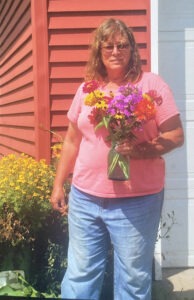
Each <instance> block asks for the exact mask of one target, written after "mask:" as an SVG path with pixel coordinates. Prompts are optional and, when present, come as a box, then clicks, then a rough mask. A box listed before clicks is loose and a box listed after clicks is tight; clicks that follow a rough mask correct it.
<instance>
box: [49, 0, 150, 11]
mask: <svg viewBox="0 0 194 300" xmlns="http://www.w3.org/2000/svg"><path fill="white" fill-rule="evenodd" d="M148 4H149V1H145V0H138V1H129V0H119V1H118V2H117V1H112V0H106V1H98V3H97V2H95V3H94V1H91V0H84V1H79V0H71V1H67V0H65V1H63V0H50V1H49V6H48V11H49V12H53V11H54V12H67V11H69V12H77V11H80V12H90V11H92V12H94V11H107V10H108V11H110V7H111V9H112V10H128V9H130V10H132V9H133V10H141V9H142V8H143V7H146V8H148Z"/></svg>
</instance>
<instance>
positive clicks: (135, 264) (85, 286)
mask: <svg viewBox="0 0 194 300" xmlns="http://www.w3.org/2000/svg"><path fill="white" fill-rule="evenodd" d="M86 73H87V74H86V80H95V81H98V83H99V86H100V89H101V90H102V91H103V93H105V94H107V95H109V96H110V95H112V94H117V91H118V88H119V87H120V86H125V85H126V84H128V83H131V84H133V86H135V87H137V88H138V89H141V90H142V92H143V93H146V92H147V91H148V90H155V91H157V94H158V95H159V97H160V98H161V99H162V103H160V105H158V106H157V107H156V114H155V117H154V120H150V121H148V122H145V124H143V127H142V129H141V130H137V131H136V132H135V137H136V138H135V141H134V140H131V139H127V138H126V139H123V140H122V141H120V143H119V144H117V147H116V151H117V153H120V154H121V155H123V156H124V157H129V158H130V174H131V175H130V178H129V179H128V180H125V181H115V180H110V179H108V178H107V167H108V166H107V156H108V153H109V150H110V147H111V145H110V142H107V130H106V128H104V127H102V128H100V129H99V130H95V129H94V125H93V124H91V122H90V119H89V118H88V116H89V114H90V112H91V107H89V106H87V105H85V104H84V99H85V98H86V93H85V92H84V88H83V87H84V83H83V84H81V86H80V87H79V88H78V91H77V93H76V95H75V97H74V100H73V103H72V105H71V107H70V110H69V112H68V118H69V127H68V131H67V135H66V138H65V141H64V144H63V149H62V153H61V158H60V162H59V165H58V168H57V174H56V178H55V181H54V187H53V193H52V196H51V203H52V206H53V208H54V209H55V210H58V211H60V212H61V213H63V214H64V213H66V210H67V203H66V202H65V196H64V181H65V180H66V178H67V177H68V175H69V173H70V172H71V170H72V169H73V179H72V187H71V192H70V196H69V212H68V221H69V249H68V268H67V271H66V274H65V276H64V279H63V282H62V297H63V298H70V299H99V297H100V292H101V287H102V282H103V276H104V271H105V264H106V258H107V249H108V241H109V239H110V240H111V243H112V245H113V249H114V299H117V300H122V299H123V300H126V299H131V300H132V299H133V300H134V299H141V300H150V299H151V282H152V261H153V255H154V244H155V241H156V236H157V230H158V224H159V220H160V214H161V209H162V204H163V190H164V176H165V175H164V160H163V159H162V157H161V156H162V155H163V154H165V153H167V152H169V151H171V150H173V149H175V148H176V147H179V146H181V145H182V144H183V140H184V137H183V129H182V125H181V121H180V117H179V112H178V109H177V107H176V104H175V102H174V99H173V95H172V93H171V91H170V89H169V87H168V86H167V84H166V83H165V82H164V81H163V80H162V79H161V78H160V77H159V76H157V75H155V74H152V73H148V72H143V71H142V69H141V63H140V57H139V53H138V49H137V44H136V42H135V39H134V36H133V33H132V31H131V30H130V29H129V28H128V27H127V26H126V25H125V24H124V23H123V22H122V21H120V20H115V19H108V20H106V21H104V22H103V23H102V24H101V25H100V26H99V28H98V29H97V30H96V31H95V36H94V41H93V44H92V46H91V55H90V58H89V61H88V65H87V72H86Z"/></svg>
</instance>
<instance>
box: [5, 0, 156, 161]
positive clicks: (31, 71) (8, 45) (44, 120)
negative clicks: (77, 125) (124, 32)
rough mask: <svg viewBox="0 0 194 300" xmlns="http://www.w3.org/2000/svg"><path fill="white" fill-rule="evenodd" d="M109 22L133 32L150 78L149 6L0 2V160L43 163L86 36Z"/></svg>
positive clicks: (118, 1)
mask: <svg viewBox="0 0 194 300" xmlns="http://www.w3.org/2000/svg"><path fill="white" fill-rule="evenodd" d="M108 17H115V18H120V19H122V20H123V21H125V22H126V23H127V24H128V26H130V27H132V28H133V30H134V34H135V36H136V39H137V42H138V45H139V49H140V54H141V57H142V63H143V68H144V70H150V1H149V0H138V1H129V0H114V1H110V0H106V1H102V0H100V1H89V0H85V1H80V0H71V1H64V0H38V1H37V0H1V1H0V45H1V50H0V51H1V52H0V156H2V155H5V154H8V153H13V152H16V153H20V152H25V153H27V154H29V155H31V156H33V157H35V158H36V159H39V158H46V160H47V161H49V160H50V155H51V151H50V146H51V144H52V143H54V142H56V139H55V135H52V134H51V133H50V131H53V132H55V133H57V134H58V133H59V134H61V135H62V136H64V135H65V132H66V129H67V124H68V121H67V117H66V114H67V110H68V108H69V106H70V104H71V101H72V98H73V96H74V94H75V91H76V89H77V88H78V86H79V84H80V83H81V82H82V81H83V77H84V68H85V64H86V61H87V57H88V48H89V44H90V42H91V37H92V32H93V30H94V29H95V28H96V27H97V26H98V25H99V24H100V22H101V21H103V20H104V19H105V18H108Z"/></svg>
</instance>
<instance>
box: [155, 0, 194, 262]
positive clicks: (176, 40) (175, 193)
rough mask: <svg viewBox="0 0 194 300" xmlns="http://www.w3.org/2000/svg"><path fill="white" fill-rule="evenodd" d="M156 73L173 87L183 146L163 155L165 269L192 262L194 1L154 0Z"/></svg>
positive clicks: (163, 244)
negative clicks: (171, 222)
mask: <svg viewBox="0 0 194 300" xmlns="http://www.w3.org/2000/svg"><path fill="white" fill-rule="evenodd" d="M158 3H159V4H158V5H159V7H158V22H159V23H158V26H159V34H158V38H159V68H158V72H159V74H160V75H161V76H162V77H163V78H164V79H165V80H166V81H167V82H168V83H169V85H170V86H171V88H172V90H173V92H174V95H175V98H176V102H177V105H178V107H179V109H180V112H181V118H182V121H183V124H184V130H185V136H186V140H185V144H184V146H183V147H182V148H180V149H176V150H175V151H174V152H172V153H170V154H167V155H166V156H165V157H166V165H167V178H166V195H165V205H164V210H163V218H167V221H168V217H167V214H168V213H171V212H172V211H174V213H175V219H176V224H175V225H174V226H173V228H172V230H171V231H170V238H169V239H168V240H167V239H162V241H161V246H162V248H161V249H162V254H163V255H164V257H165V258H164V259H163V262H162V266H164V267H184V266H194V217H193V216H194V153H193V152H194V1H193V0H185V1H183V0H171V1H169V0H162V1H158Z"/></svg>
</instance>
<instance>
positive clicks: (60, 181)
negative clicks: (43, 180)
mask: <svg viewBox="0 0 194 300" xmlns="http://www.w3.org/2000/svg"><path fill="white" fill-rule="evenodd" d="M80 141H81V133H80V131H79V129H78V128H77V125H76V124H74V123H71V122H70V123H69V127H68V130H67V134H66V136H65V140H64V143H63V147H62V151H61V157H60V160H59V163H58V166H57V171H56V176H55V180H54V185H53V191H52V195H51V200H50V202H51V204H52V207H53V209H55V210H58V211H59V212H61V213H62V214H65V213H66V211H67V203H65V191H64V182H65V180H66V179H67V178H68V176H69V174H70V172H71V171H72V170H73V167H74V164H75V160H76V157H77V154H78V151H79V145H80Z"/></svg>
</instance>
